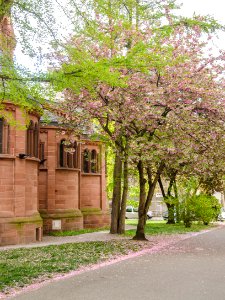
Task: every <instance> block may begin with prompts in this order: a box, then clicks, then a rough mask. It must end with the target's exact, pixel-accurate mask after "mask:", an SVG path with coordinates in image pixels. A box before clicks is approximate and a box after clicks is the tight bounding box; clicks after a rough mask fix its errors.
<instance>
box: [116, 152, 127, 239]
mask: <svg viewBox="0 0 225 300" xmlns="http://www.w3.org/2000/svg"><path fill="white" fill-rule="evenodd" d="M123 166H124V167H123V195H122V201H121V207H120V214H119V227H118V233H119V234H123V233H124V232H125V215H126V205H127V196H128V185H129V182H128V157H127V155H126V156H125V161H124V165H123Z"/></svg>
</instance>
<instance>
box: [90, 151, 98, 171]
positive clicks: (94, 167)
mask: <svg viewBox="0 0 225 300" xmlns="http://www.w3.org/2000/svg"><path fill="white" fill-rule="evenodd" d="M97 171H98V170H97V152H96V150H92V151H91V173H97Z"/></svg>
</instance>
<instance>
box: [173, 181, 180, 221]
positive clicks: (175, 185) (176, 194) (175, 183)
mask: <svg viewBox="0 0 225 300" xmlns="http://www.w3.org/2000/svg"><path fill="white" fill-rule="evenodd" d="M173 189H174V195H175V199H176V223H180V203H179V198H178V191H177V182H176V180H175V181H174V184H173Z"/></svg>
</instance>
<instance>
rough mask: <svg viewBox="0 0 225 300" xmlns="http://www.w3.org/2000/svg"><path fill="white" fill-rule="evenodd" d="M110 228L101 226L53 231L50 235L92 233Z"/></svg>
mask: <svg viewBox="0 0 225 300" xmlns="http://www.w3.org/2000/svg"><path fill="white" fill-rule="evenodd" d="M104 230H108V231H109V227H101V228H94V229H80V230H68V231H55V232H51V233H50V234H49V235H52V236H73V235H80V234H85V233H92V232H98V231H104Z"/></svg>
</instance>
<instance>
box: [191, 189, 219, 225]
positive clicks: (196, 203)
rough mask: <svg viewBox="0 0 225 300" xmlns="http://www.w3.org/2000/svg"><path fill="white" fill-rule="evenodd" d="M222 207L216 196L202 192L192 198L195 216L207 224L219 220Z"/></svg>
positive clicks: (192, 208) (192, 209) (192, 210)
mask: <svg viewBox="0 0 225 300" xmlns="http://www.w3.org/2000/svg"><path fill="white" fill-rule="evenodd" d="M220 209H221V205H220V204H219V202H218V200H217V199H216V197H214V196H210V195H205V194H200V195H197V196H194V197H192V198H191V199H190V210H191V212H192V214H193V216H194V217H195V219H197V220H199V221H202V222H203V223H204V224H205V225H208V224H209V223H210V222H211V221H213V220H217V217H218V215H219V213H220Z"/></svg>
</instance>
